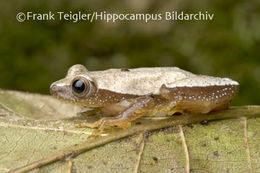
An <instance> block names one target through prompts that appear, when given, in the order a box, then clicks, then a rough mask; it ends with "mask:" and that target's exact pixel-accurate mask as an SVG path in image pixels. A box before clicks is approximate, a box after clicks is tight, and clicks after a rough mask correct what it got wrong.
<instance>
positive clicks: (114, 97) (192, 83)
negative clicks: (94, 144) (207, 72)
mask: <svg viewBox="0 0 260 173" xmlns="http://www.w3.org/2000/svg"><path fill="white" fill-rule="evenodd" d="M238 89H239V84H238V82H236V81H233V80H231V79H229V78H219V77H210V76H204V75H195V74H193V73H190V72H188V71H185V70H182V69H179V68H177V67H153V68H135V69H108V70H104V71H88V70H87V69H86V68H85V67H84V66H83V65H79V64H77V65H74V66H72V67H71V68H70V69H69V70H68V72H67V75H66V77H65V78H64V79H61V80H59V81H56V82H54V83H52V84H51V86H50V91H51V94H52V95H54V96H55V97H57V98H58V99H61V100H64V101H67V102H70V103H73V104H77V105H81V106H86V107H91V108H94V109H95V110H97V111H99V112H102V113H104V114H105V115H113V117H110V118H108V117H104V118H101V119H100V120H98V121H96V122H94V123H82V124H81V125H80V126H87V127H91V128H98V129H99V130H103V128H104V127H105V126H119V127H121V128H127V127H129V126H131V122H132V121H133V120H135V119H137V118H140V117H141V116H144V115H149V116H153V115H156V114H158V113H164V114H168V115H173V114H174V113H176V112H177V113H203V114H205V113H208V112H211V111H218V110H223V109H227V108H228V105H229V103H230V101H231V100H232V98H233V97H234V95H235V94H236V93H237V92H238Z"/></svg>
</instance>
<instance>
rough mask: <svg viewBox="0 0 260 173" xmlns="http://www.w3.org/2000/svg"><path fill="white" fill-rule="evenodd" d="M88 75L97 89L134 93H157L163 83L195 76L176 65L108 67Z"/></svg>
mask: <svg viewBox="0 0 260 173" xmlns="http://www.w3.org/2000/svg"><path fill="white" fill-rule="evenodd" d="M89 75H90V76H91V77H92V78H93V79H95V81H96V83H97V85H98V88H99V89H105V90H110V91H114V92H118V93H124V94H134V95H145V94H148V93H153V94H159V91H160V88H161V86H162V85H163V84H167V83H174V82H175V81H177V80H181V79H185V78H189V77H194V76H196V75H194V74H192V73H190V72H187V71H185V70H182V69H179V68H177V67H153V68H135V69H109V70H104V71H93V72H90V74H89Z"/></svg>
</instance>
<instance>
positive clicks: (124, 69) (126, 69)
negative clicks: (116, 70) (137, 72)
mask: <svg viewBox="0 0 260 173" xmlns="http://www.w3.org/2000/svg"><path fill="white" fill-rule="evenodd" d="M121 71H130V70H129V69H128V68H122V69H121Z"/></svg>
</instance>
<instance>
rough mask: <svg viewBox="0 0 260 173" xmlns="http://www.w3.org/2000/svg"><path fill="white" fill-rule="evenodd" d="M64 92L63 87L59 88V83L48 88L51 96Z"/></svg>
mask: <svg viewBox="0 0 260 173" xmlns="http://www.w3.org/2000/svg"><path fill="white" fill-rule="evenodd" d="M63 90H64V86H61V85H60V84H59V83H57V82H54V83H52V84H51V86H50V93H51V95H57V94H59V93H62V92H63Z"/></svg>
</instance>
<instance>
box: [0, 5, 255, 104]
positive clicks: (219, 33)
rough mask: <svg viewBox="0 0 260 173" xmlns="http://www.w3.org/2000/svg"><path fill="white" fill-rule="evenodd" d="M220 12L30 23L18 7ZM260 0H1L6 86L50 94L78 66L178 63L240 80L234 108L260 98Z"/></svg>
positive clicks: (2, 84)
mask: <svg viewBox="0 0 260 173" xmlns="http://www.w3.org/2000/svg"><path fill="white" fill-rule="evenodd" d="M79 10H80V11H82V12H85V13H92V12H94V11H97V12H100V11H106V12H110V13H163V12H165V11H173V10H174V11H184V12H189V13H195V12H198V11H202V12H205V11H208V12H209V13H214V14H215V15H214V19H213V20H212V21H170V22H166V21H161V22H148V23H144V22H140V21H139V22H136V21H131V22H129V21H122V22H116V23H106V22H104V21H103V22H102V21H96V22H94V23H90V22H87V21H81V22H78V23H72V22H68V21H27V22H23V23H19V22H17V21H16V18H15V17H16V14H17V13H18V12H20V11H22V12H27V11H33V12H38V13H43V12H49V11H52V12H55V11H64V12H69V11H74V12H77V11H79ZM259 56H260V1H256V0H250V1H246V0H231V1H225V0H212V1H193V0H188V1H181V0H177V1H166V0H162V1H154V0H152V1H149V0H142V1H140V0H133V1H129V0H118V1H115V0H112V1H111V0H104V1H99V0H98V1H97V0H80V1H72V0H71V1H67V0H59V1H53V0H47V1H42V0H28V1H22V0H13V1H3V0H2V1H0V88H4V89H12V90H22V91H29V92H37V93H44V94H48V93H49V85H50V84H51V83H52V82H53V81H55V80H58V79H60V78H62V77H64V75H65V74H66V72H67V69H68V68H69V67H70V66H71V65H73V64H76V63H80V64H83V65H85V66H86V67H87V68H88V69H89V70H103V69H107V68H124V67H128V68H134V67H153V66H178V67H180V68H182V69H185V70H188V71H191V72H193V73H199V74H204V75H213V76H220V77H230V78H232V79H234V80H236V81H238V82H239V83H240V84H241V89H240V92H239V94H238V96H236V98H235V100H234V102H233V105H245V104H259V103H260V92H259V90H260V60H259V58H260V57H259Z"/></svg>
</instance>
